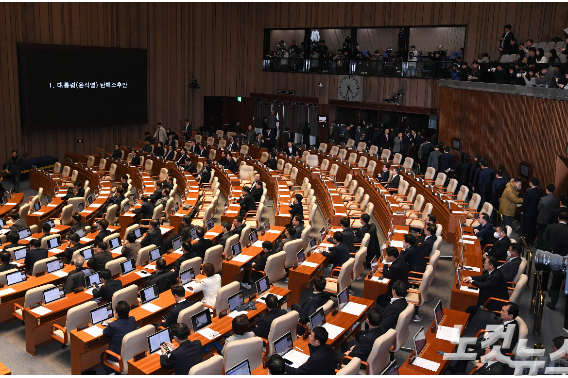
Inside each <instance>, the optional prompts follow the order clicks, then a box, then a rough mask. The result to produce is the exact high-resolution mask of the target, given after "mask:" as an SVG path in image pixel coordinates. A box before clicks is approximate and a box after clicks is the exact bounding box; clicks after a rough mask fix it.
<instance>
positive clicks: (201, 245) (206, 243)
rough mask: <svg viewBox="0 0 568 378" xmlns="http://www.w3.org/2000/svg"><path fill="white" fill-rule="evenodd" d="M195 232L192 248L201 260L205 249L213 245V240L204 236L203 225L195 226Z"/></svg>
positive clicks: (203, 257)
mask: <svg viewBox="0 0 568 378" xmlns="http://www.w3.org/2000/svg"><path fill="white" fill-rule="evenodd" d="M195 234H196V235H197V239H196V240H195V242H194V243H193V246H192V249H193V252H195V253H196V254H197V256H199V257H201V259H202V260H203V259H205V251H207V250H208V249H209V248H211V247H212V246H213V242H212V241H211V240H210V239H206V238H205V229H204V228H203V227H197V229H196V230H195Z"/></svg>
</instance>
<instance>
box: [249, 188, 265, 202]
mask: <svg viewBox="0 0 568 378" xmlns="http://www.w3.org/2000/svg"><path fill="white" fill-rule="evenodd" d="M262 191H263V190H262V189H257V188H255V187H253V189H251V191H250V194H251V195H252V198H254V202H260V197H262Z"/></svg>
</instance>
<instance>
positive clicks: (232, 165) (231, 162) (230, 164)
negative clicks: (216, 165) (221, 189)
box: [224, 152, 239, 174]
mask: <svg viewBox="0 0 568 378" xmlns="http://www.w3.org/2000/svg"><path fill="white" fill-rule="evenodd" d="M224 168H225V169H227V170H229V171H231V172H233V173H235V174H236V173H237V172H238V171H239V167H238V166H237V162H236V161H235V159H233V154H231V153H230V152H227V163H226V164H225V166H224Z"/></svg>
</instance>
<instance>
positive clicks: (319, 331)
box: [284, 327, 335, 375]
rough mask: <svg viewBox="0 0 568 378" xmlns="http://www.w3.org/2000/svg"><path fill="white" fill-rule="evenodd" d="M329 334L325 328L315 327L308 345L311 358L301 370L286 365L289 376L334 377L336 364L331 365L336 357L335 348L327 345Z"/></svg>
mask: <svg viewBox="0 0 568 378" xmlns="http://www.w3.org/2000/svg"><path fill="white" fill-rule="evenodd" d="M327 339H328V333H327V330H326V329H325V328H323V327H315V328H314V329H312V330H311V332H310V337H309V340H310V344H309V345H308V348H309V353H310V358H308V360H307V361H306V362H305V363H304V364H302V365H301V366H300V367H299V368H293V367H292V366H291V365H284V369H285V371H286V373H287V374H290V375H333V374H335V364H333V363H331V362H332V361H333V358H334V356H335V351H334V350H333V347H332V346H331V345H329V344H327Z"/></svg>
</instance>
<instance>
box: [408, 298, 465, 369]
mask: <svg viewBox="0 0 568 378" xmlns="http://www.w3.org/2000/svg"><path fill="white" fill-rule="evenodd" d="M468 317H469V314H467V313H465V312H462V311H456V310H452V309H449V308H444V318H443V319H442V324H441V325H442V326H444V327H454V326H456V325H461V326H462V327H461V331H460V336H462V335H463V333H464V331H465V325H466V323H467V319H468ZM433 325H434V321H433V322H432V324H431V325H430V327H429V328H424V333H425V334H426V347H425V349H424V350H423V351H422V353H421V354H420V357H422V358H424V359H426V360H430V361H434V362H438V363H439V364H440V367H439V368H438V370H437V371H435V372H434V371H431V370H427V369H424V368H421V367H419V366H415V365H410V364H409V360H410V356H409V357H408V358H407V359H406V361H405V362H404V363H403V364H402V366H401V367H400V368H399V374H401V375H417V374H421V375H440V374H444V372H445V371H446V369H447V368H448V366H449V365H450V362H451V361H450V360H447V361H445V360H444V356H443V355H440V354H438V351H441V352H445V353H452V352H453V351H454V350H455V349H456V348H457V345H454V344H452V343H451V342H449V341H446V340H441V339H437V338H436V333H432V332H431V328H432V326H433Z"/></svg>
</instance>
